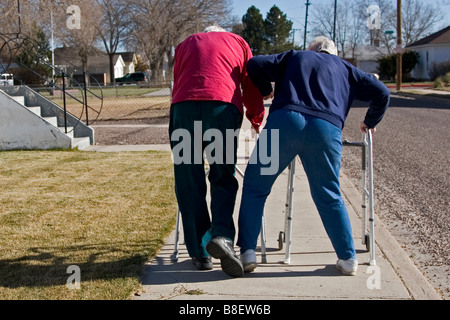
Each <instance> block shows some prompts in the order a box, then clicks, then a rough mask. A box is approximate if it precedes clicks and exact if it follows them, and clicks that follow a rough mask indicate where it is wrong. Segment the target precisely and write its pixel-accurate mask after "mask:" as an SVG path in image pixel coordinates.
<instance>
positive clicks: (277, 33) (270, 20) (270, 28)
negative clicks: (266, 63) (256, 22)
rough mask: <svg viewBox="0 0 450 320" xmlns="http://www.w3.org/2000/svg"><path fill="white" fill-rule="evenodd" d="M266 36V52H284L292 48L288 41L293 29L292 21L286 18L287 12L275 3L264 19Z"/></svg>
mask: <svg viewBox="0 0 450 320" xmlns="http://www.w3.org/2000/svg"><path fill="white" fill-rule="evenodd" d="M264 30H265V38H266V44H267V50H266V53H269V54H272V53H277V52H283V51H286V50H288V49H290V48H292V44H291V43H288V42H287V39H288V37H289V34H290V32H291V30H292V21H290V20H288V19H287V18H286V14H283V12H282V11H281V10H280V9H279V8H278V7H277V6H276V5H274V6H273V7H272V8H270V11H269V12H268V13H267V16H266V19H265V20H264Z"/></svg>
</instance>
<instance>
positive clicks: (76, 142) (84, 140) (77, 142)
mask: <svg viewBox="0 0 450 320" xmlns="http://www.w3.org/2000/svg"><path fill="white" fill-rule="evenodd" d="M11 98H13V99H14V100H15V101H17V102H18V103H20V104H21V105H23V106H25V107H26V108H27V109H28V110H29V111H31V112H32V113H34V114H36V115H37V116H39V117H40V118H42V119H44V120H45V121H46V122H48V123H50V124H51V125H52V126H54V127H56V128H58V129H59V130H60V131H61V132H62V133H64V134H66V135H67V136H68V137H69V138H70V139H71V140H72V143H71V147H72V148H77V147H78V149H80V150H81V149H84V148H87V147H89V146H90V145H91V142H90V141H91V140H90V138H89V137H75V136H74V127H67V132H66V128H65V127H64V125H63V126H59V125H58V118H57V117H56V116H52V117H48V116H45V117H43V116H42V112H41V111H42V109H41V107H40V106H26V105H25V97H24V96H11Z"/></svg>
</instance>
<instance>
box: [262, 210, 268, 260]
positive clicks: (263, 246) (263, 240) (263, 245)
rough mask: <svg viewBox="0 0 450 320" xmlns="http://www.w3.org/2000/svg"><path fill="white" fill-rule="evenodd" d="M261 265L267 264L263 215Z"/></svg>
mask: <svg viewBox="0 0 450 320" xmlns="http://www.w3.org/2000/svg"><path fill="white" fill-rule="evenodd" d="M261 263H267V255H266V218H265V216H264V214H263V217H262V224H261Z"/></svg>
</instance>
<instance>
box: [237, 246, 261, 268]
mask: <svg viewBox="0 0 450 320" xmlns="http://www.w3.org/2000/svg"><path fill="white" fill-rule="evenodd" d="M241 261H242V265H243V266H244V272H252V271H253V270H255V268H256V267H257V266H258V264H257V263H256V253H255V250H252V249H247V250H245V251H244V253H242V254H241Z"/></svg>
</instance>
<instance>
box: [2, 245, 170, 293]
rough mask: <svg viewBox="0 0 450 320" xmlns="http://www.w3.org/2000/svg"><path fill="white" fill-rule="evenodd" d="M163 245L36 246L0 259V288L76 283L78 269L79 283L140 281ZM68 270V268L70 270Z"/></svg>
mask: <svg viewBox="0 0 450 320" xmlns="http://www.w3.org/2000/svg"><path fill="white" fill-rule="evenodd" d="M161 245H162V242H161V241H160V240H152V241H147V242H139V243H138V242H136V243H130V242H126V243H125V242H123V243H119V242H116V243H103V244H87V245H74V246H70V247H64V248H58V247H34V248H30V249H28V252H27V254H25V255H22V256H20V257H18V258H12V259H1V258H0V286H1V287H5V288H19V287H48V286H60V285H66V284H68V283H73V281H74V280H73V279H74V278H73V277H71V276H72V275H74V271H73V270H71V269H70V268H69V266H73V265H75V266H77V267H78V268H79V279H80V283H81V284H83V282H89V281H95V280H106V281H108V280H113V279H116V278H136V279H139V278H140V277H141V275H142V272H143V267H144V264H145V263H146V262H147V261H148V260H149V258H150V257H151V256H152V255H154V254H155V252H156V251H157V250H158V249H159V247H160V246H161ZM68 268H69V269H68Z"/></svg>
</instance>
